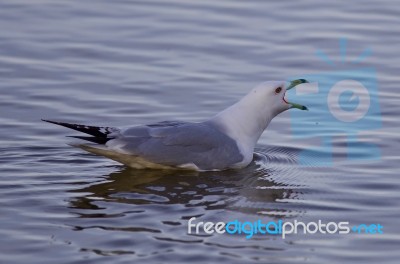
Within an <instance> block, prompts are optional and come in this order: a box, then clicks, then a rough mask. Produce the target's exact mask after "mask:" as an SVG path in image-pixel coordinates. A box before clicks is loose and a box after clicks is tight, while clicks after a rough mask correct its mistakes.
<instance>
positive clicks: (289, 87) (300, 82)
mask: <svg viewBox="0 0 400 264" xmlns="http://www.w3.org/2000/svg"><path fill="white" fill-rule="evenodd" d="M302 83H308V81H307V80H305V79H297V80H294V81H291V82H290V84H289V86H288V87H287V88H286V91H289V90H290V89H292V88H294V87H296V86H297V85H299V84H302ZM285 95H286V94H285ZM285 95H284V96H283V101H284V102H285V103H287V104H289V105H290V107H289V108H297V109H300V110H308V108H307V107H306V106H304V105H301V104H296V103H292V102H289V101H286V99H285Z"/></svg>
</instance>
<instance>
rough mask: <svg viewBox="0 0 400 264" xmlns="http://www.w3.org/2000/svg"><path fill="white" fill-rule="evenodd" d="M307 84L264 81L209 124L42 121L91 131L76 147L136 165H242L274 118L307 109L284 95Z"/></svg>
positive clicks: (207, 168)
mask: <svg viewBox="0 0 400 264" xmlns="http://www.w3.org/2000/svg"><path fill="white" fill-rule="evenodd" d="M302 83H307V81H306V80H304V79H297V80H294V81H291V82H290V83H288V85H286V82H284V81H268V82H263V83H261V84H259V85H257V86H256V87H255V88H253V89H252V90H251V91H250V92H249V93H248V94H247V95H245V96H244V97H243V98H242V99H241V100H239V101H238V102H236V103H235V104H233V105H231V106H230V107H228V108H226V109H225V110H223V111H222V112H220V113H218V114H216V115H215V116H213V117H212V118H210V119H208V120H206V121H204V122H181V121H163V122H159V123H154V124H148V125H135V126H127V127H121V128H117V127H103V126H101V127H98V126H87V125H79V124H71V123H64V122H56V121H51V120H45V119H42V120H43V121H45V122H49V123H53V124H56V125H60V126H64V127H67V128H71V129H74V130H77V131H80V132H83V133H86V134H88V135H90V136H72V137H74V138H78V139H81V140H85V141H88V142H90V143H89V144H87V143H85V144H78V145H77V144H75V145H73V146H76V147H80V148H82V149H84V150H86V151H88V152H91V153H94V154H97V155H101V156H105V157H107V158H109V159H112V160H115V161H117V162H119V163H122V164H125V165H127V166H129V167H132V168H135V169H186V170H196V171H210V170H226V169H241V168H244V167H246V166H247V165H249V164H250V162H251V161H252V159H253V152H254V148H255V146H256V143H257V141H258V139H259V138H260V136H261V134H262V133H263V131H264V130H265V129H266V128H267V126H268V124H269V123H270V122H271V120H272V119H273V118H274V117H275V116H277V115H278V114H280V113H282V112H284V111H286V110H288V109H291V108H297V109H300V110H308V109H307V107H305V106H303V105H300V104H296V103H292V102H289V101H287V100H286V99H285V94H286V91H288V90H290V89H292V88H293V87H295V86H297V85H299V84H302Z"/></svg>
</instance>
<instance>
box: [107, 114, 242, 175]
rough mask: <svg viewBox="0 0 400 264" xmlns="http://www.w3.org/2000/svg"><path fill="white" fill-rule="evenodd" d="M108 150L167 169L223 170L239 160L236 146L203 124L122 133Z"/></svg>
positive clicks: (174, 124) (138, 128) (163, 124)
mask: <svg viewBox="0 0 400 264" xmlns="http://www.w3.org/2000/svg"><path fill="white" fill-rule="evenodd" d="M107 146H108V147H109V148H111V149H118V150H120V151H123V152H125V153H128V154H130V155H136V156H140V157H142V158H145V159H147V160H149V161H151V162H155V163H158V164H163V165H168V166H179V165H183V164H190V163H193V164H195V165H196V166H197V167H198V168H200V169H203V170H207V169H224V168H227V167H229V166H230V165H232V164H235V163H238V162H240V161H242V160H243V155H242V154H241V153H240V151H239V149H238V146H237V144H236V142H235V141H234V140H233V139H231V138H230V137H228V136H227V135H226V134H224V133H222V132H220V131H219V130H218V129H216V128H215V127H213V126H212V125H210V124H207V123H186V122H161V123H157V124H152V125H147V126H136V127H131V128H127V129H123V130H121V132H120V135H119V136H118V137H117V138H115V139H113V140H110V141H109V142H107Z"/></svg>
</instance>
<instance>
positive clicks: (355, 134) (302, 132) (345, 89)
mask: <svg viewBox="0 0 400 264" xmlns="http://www.w3.org/2000/svg"><path fill="white" fill-rule="evenodd" d="M339 49H340V59H339V63H338V62H334V61H333V60H332V59H330V57H329V56H327V55H326V53H325V52H324V51H322V50H317V51H316V55H317V57H318V58H319V59H321V60H322V61H323V62H324V63H326V64H328V65H329V66H332V67H334V68H335V70H333V71H329V72H321V73H316V74H305V75H301V76H291V77H290V78H288V80H293V79H299V78H304V79H306V80H308V81H309V83H306V84H302V85H299V86H298V87H296V92H295V94H290V93H289V94H288V96H289V97H290V98H289V99H290V100H293V101H295V102H297V101H299V102H302V104H304V105H306V106H307V107H308V108H309V110H310V112H308V113H305V112H304V111H291V112H290V118H291V130H292V133H293V136H294V137H295V138H297V139H306V138H309V139H310V138H317V139H318V145H317V146H315V147H313V148H311V149H306V150H303V151H301V152H300V153H299V162H300V164H302V165H315V166H331V165H333V164H334V160H336V158H338V159H341V160H343V159H344V160H351V161H355V160H358V161H366V160H378V159H380V157H381V153H380V149H379V148H378V146H376V145H374V144H371V143H368V140H362V141H361V140H359V135H360V134H361V133H364V134H365V133H366V132H368V131H370V130H375V129H379V128H381V126H382V123H381V114H380V107H379V101H378V87H377V80H376V70H375V69H374V68H371V67H366V68H358V67H360V64H361V63H363V62H365V60H366V59H367V58H368V57H369V56H370V55H371V53H372V50H371V49H369V48H367V49H364V50H363V51H362V52H361V54H360V55H359V56H358V58H357V59H355V60H353V61H351V62H348V61H347V40H346V39H341V40H340V41H339ZM293 97H296V98H293ZM335 137H342V138H343V137H345V138H346V146H345V149H346V151H345V153H343V151H342V149H344V148H343V146H342V145H343V143H342V142H343V140H338V142H339V143H338V144H339V145H340V146H339V147H341V151H339V153H337V154H336V155H337V156H339V157H335V155H334V151H333V149H334V147H335V144H334V142H335V141H334V139H335Z"/></svg>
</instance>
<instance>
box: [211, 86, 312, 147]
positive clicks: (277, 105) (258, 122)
mask: <svg viewBox="0 0 400 264" xmlns="http://www.w3.org/2000/svg"><path fill="white" fill-rule="evenodd" d="M305 82H307V81H306V80H304V79H299V80H295V81H292V82H291V83H290V84H289V85H288V86H287V85H286V83H285V82H284V81H269V82H263V83H261V84H259V85H257V86H256V87H255V88H253V89H252V90H251V91H250V92H249V93H248V94H247V95H246V96H244V97H243V98H242V99H241V100H240V101H238V102H237V103H236V104H234V105H232V106H230V107H228V108H227V109H225V110H224V111H222V112H220V113H219V114H217V115H216V116H215V117H214V118H212V119H211V121H212V122H214V123H215V124H217V125H219V126H222V127H223V128H224V130H225V132H226V133H227V134H228V135H230V136H231V137H232V138H234V139H235V140H237V141H238V142H243V144H245V145H248V146H249V147H250V149H251V148H254V145H255V144H256V142H257V140H258V139H259V137H260V136H261V134H262V132H263V131H264V130H265V128H266V127H267V126H268V124H269V123H270V122H271V120H272V119H273V118H274V117H275V116H277V115H278V114H280V113H282V112H283V111H285V110H288V109H290V108H298V109H301V110H307V107H305V106H302V105H299V104H295V103H291V102H289V101H287V100H286V99H285V93H286V91H287V90H290V89H292V88H293V87H295V86H296V85H298V84H301V83H305ZM251 151H252V150H251Z"/></svg>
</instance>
